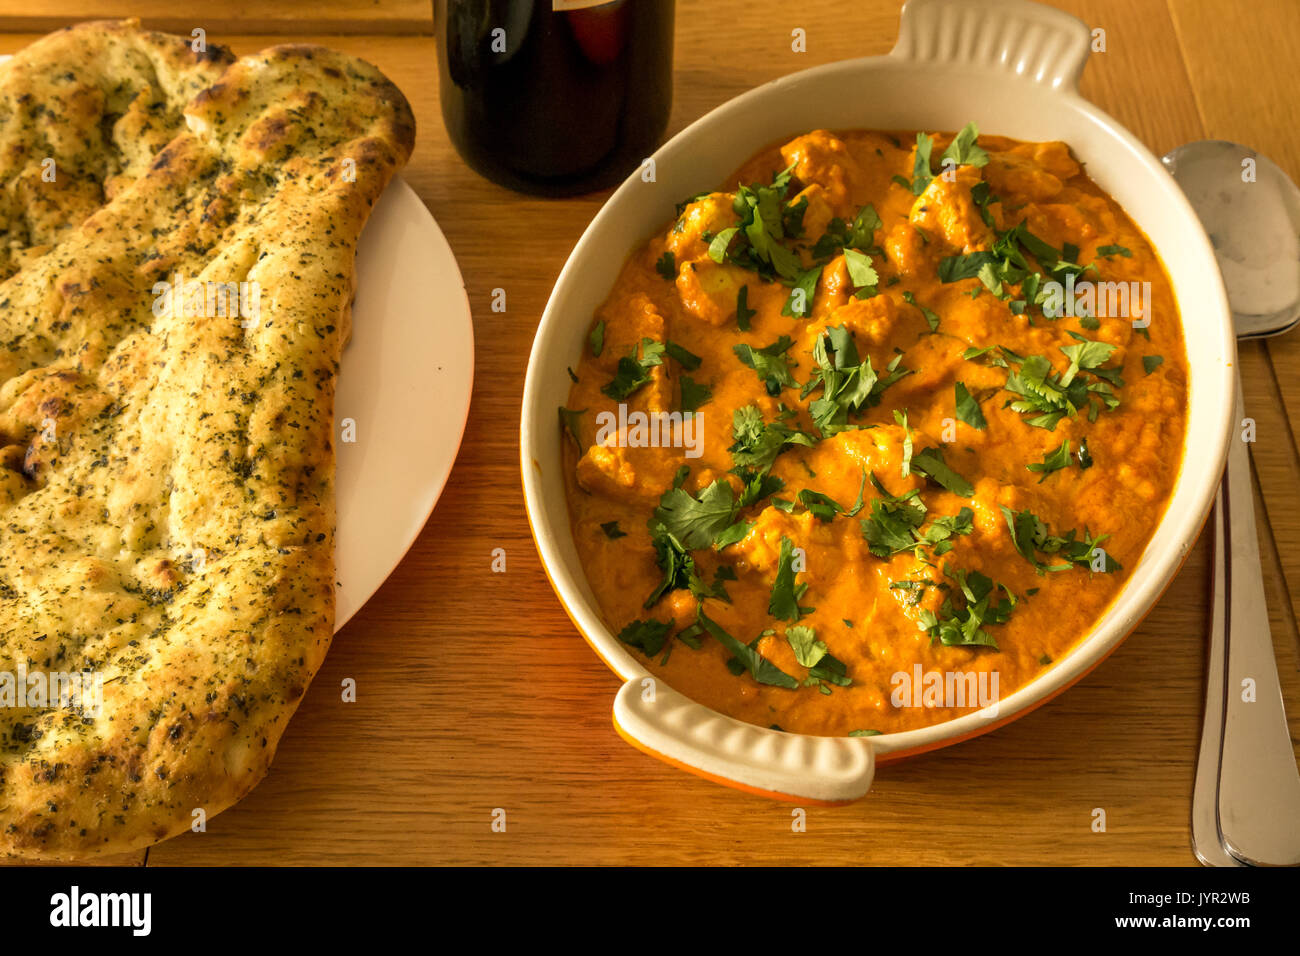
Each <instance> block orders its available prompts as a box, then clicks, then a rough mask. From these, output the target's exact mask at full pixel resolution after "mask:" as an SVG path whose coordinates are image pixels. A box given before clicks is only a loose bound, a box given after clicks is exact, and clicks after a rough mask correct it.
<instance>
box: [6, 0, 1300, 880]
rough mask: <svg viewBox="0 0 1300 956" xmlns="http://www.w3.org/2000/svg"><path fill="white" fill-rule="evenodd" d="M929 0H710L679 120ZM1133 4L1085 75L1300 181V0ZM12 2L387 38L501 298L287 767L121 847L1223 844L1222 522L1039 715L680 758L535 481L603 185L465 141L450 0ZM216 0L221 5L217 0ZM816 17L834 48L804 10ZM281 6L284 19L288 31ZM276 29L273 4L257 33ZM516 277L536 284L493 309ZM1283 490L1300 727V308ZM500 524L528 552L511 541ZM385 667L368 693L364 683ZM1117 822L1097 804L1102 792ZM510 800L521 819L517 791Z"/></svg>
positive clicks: (1109, 860)
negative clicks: (801, 763) (533, 453)
mask: <svg viewBox="0 0 1300 956" xmlns="http://www.w3.org/2000/svg"><path fill="white" fill-rule="evenodd" d="M899 5H900V4H899V2H898V0H854V2H846V0H839V2H836V0H802V2H800V3H798V4H794V5H791V4H788V3H777V2H775V0H707V2H706V0H681V2H680V3H679V4H678V32H677V51H676V93H675V102H674V108H673V114H672V121H671V129H670V132H675V131H676V130H678V129H681V128H682V127H683V126H684V125H685V124H686V123H688V122H690V121H691V120H693V119H695V118H696V117H698V116H700V115H701V114H702V113H704V112H705V111H707V110H708V109H710V108H712V107H713V106H716V105H717V104H719V103H721V102H723V101H724V100H727V99H729V98H730V97H732V96H734V95H736V94H738V93H740V92H742V91H744V90H746V89H749V88H751V87H753V86H756V85H758V84H760V83H763V82H766V81H768V80H771V79H773V78H775V77H778V76H781V75H783V74H786V73H790V72H793V71H795V70H799V69H803V68H805V67H809V66H813V65H816V64H819V63H827V62H830V61H833V60H838V59H843V58H846V57H851V56H858V55H863V54H879V53H884V52H886V51H887V50H889V48H890V47H891V46H892V45H893V43H894V39H895V37H896V36H897V30H898V8H899ZM1058 5H1059V6H1061V7H1063V8H1065V9H1067V10H1069V11H1070V12H1072V13H1074V14H1076V15H1077V16H1079V17H1081V18H1082V19H1084V20H1085V21H1087V22H1088V23H1089V24H1090V25H1092V26H1100V27H1103V28H1104V29H1105V30H1106V34H1107V50H1106V52H1105V53H1102V54H1094V55H1093V56H1092V58H1091V59H1090V60H1089V63H1088V68H1087V71H1086V73H1085V74H1084V78H1083V92H1084V94H1085V95H1086V96H1087V97H1089V98H1090V99H1091V100H1093V101H1094V102H1096V103H1098V104H1100V105H1101V106H1102V107H1103V108H1104V109H1105V110H1106V111H1108V112H1109V113H1111V114H1112V115H1113V116H1115V117H1116V118H1117V119H1118V120H1119V121H1120V122H1121V123H1123V124H1124V125H1125V126H1127V127H1128V128H1129V129H1131V130H1133V131H1134V133H1135V134H1136V135H1137V136H1138V137H1139V138H1140V139H1142V140H1143V141H1144V142H1145V143H1146V144H1147V145H1148V146H1149V147H1150V148H1151V149H1152V150H1154V151H1155V152H1156V153H1157V154H1159V153H1163V152H1165V151H1166V150H1168V149H1170V148H1171V147H1173V146H1176V145H1178V144H1179V143H1183V142H1186V141H1188V140H1195V139H1201V138H1205V137H1215V138H1222V139H1232V140H1237V141H1239V142H1243V143H1247V144H1250V145H1252V146H1255V147H1256V148H1258V149H1260V150H1261V151H1262V152H1264V153H1266V154H1267V155H1269V156H1271V157H1272V158H1273V159H1275V160H1276V161H1278V162H1279V163H1280V164H1281V165H1282V166H1283V167H1284V168H1285V169H1286V170H1287V172H1289V173H1290V174H1291V176H1292V177H1294V178H1296V179H1298V180H1300V108H1298V107H1297V105H1296V99H1295V97H1294V95H1293V94H1294V86H1293V83H1292V79H1291V78H1292V71H1291V60H1292V57H1293V55H1294V53H1295V51H1296V50H1300V6H1297V5H1296V4H1295V2H1294V0H1235V2H1231V3H1228V2H1215V0H1168V2H1165V0H1058ZM40 6H41V7H42V8H43V9H42V11H41V12H39V13H36V14H34V13H32V12H30V5H28V4H23V3H18V2H16V0H3V2H2V3H0V30H8V31H11V32H9V33H7V34H3V35H0V52H12V51H14V50H17V49H19V48H21V47H22V46H23V45H25V44H26V43H28V42H30V41H31V40H32V39H35V34H37V33H39V32H41V31H43V30H46V29H50V28H52V27H54V26H57V25H60V24H63V23H70V22H75V21H76V20H79V19H84V18H85V17H86V16H88V15H90V16H104V15H117V14H122V13H126V12H131V11H134V12H135V13H137V15H139V16H142V17H143V18H145V22H146V24H147V25H151V26H153V25H160V26H166V27H169V28H172V29H175V30H181V31H183V32H185V33H188V32H189V30H190V29H192V28H193V27H194V26H205V27H206V28H207V29H208V36H209V38H210V39H211V40H214V41H216V42H220V43H225V44H228V45H230V46H232V47H233V48H234V49H235V51H236V52H250V51H254V50H257V49H259V48H260V47H262V46H263V45H266V44H270V43H275V42H283V41H284V40H285V39H289V38H291V39H294V40H307V41H312V42H320V43H325V44H329V45H332V46H335V47H338V48H340V49H342V50H345V51H347V52H349V53H354V54H357V55H359V56H362V57H365V58H366V59H368V60H370V61H372V62H374V63H375V64H377V65H378V66H379V67H380V68H382V69H383V70H384V71H385V72H386V73H387V74H388V75H389V76H390V77H391V78H392V79H393V80H395V81H396V82H397V83H398V84H399V85H400V86H401V87H402V89H403V90H405V92H406V95H407V96H408V97H409V98H410V100H411V103H412V105H413V106H414V108H415V113H416V116H417V118H418V122H419V133H418V142H417V145H416V150H415V154H414V156H413V157H412V159H411V163H410V166H409V167H408V168H407V170H406V171H405V173H404V175H405V177H406V179H407V181H408V182H410V184H411V185H412V186H413V187H414V188H415V190H416V191H417V192H418V193H419V194H420V196H421V197H422V198H423V199H424V200H425V202H426V203H427V204H428V206H429V208H430V209H431V210H432V211H433V213H434V215H435V216H436V217H437V219H438V221H439V223H440V224H441V225H442V228H443V230H444V231H445V232H446V234H447V237H448V239H449V240H450V242H451V245H452V247H453V249H455V251H456V255H457V258H458V259H459V262H460V266H461V269H462V271H463V273H464V276H465V284H466V287H467V289H468V291H469V297H470V302H471V305H472V307H473V310H474V322H475V335H476V338H477V342H478V354H477V358H476V362H477V383H476V387H475V390H474V404H473V409H472V411H471V413H470V419H469V425H468V430H467V432H466V437H465V443H464V446H463V447H462V448H461V451H460V458H459V462H458V464H457V466H456V469H455V471H454V473H453V474H452V477H451V481H450V484H449V485H448V487H447V490H446V492H445V494H444V495H443V498H442V500H441V502H440V503H439V504H438V507H437V510H436V511H435V512H434V515H433V517H432V519H431V520H430V521H429V523H428V526H427V527H426V528H425V529H424V533H423V534H422V535H421V537H420V539H419V541H418V542H417V543H416V544H415V546H414V547H413V548H412V550H411V552H410V554H409V555H408V556H407V558H406V560H405V561H404V562H403V563H402V565H401V566H400V567H399V568H398V569H397V571H396V572H395V573H394V574H393V576H392V577H391V578H390V579H389V580H388V582H387V583H386V584H385V585H384V586H383V588H382V589H381V590H380V591H379V593H378V594H376V595H375V597H374V598H372V599H371V601H370V603H369V604H368V605H367V606H366V607H365V608H364V609H362V611H361V612H360V613H359V614H357V616H356V617H355V618H354V619H353V620H352V621H351V622H350V623H349V624H348V625H347V626H346V627H345V628H344V629H343V630H342V631H341V632H340V633H339V635H338V636H337V638H336V640H335V644H334V649H333V650H332V651H331V653H330V656H329V659H328V660H327V661H326V663H325V666H324V668H323V669H322V671H321V673H320V675H319V677H317V679H316V682H315V683H314V684H313V685H312V688H311V690H310V692H309V694H308V695H307V697H306V699H305V701H304V702H303V704H302V706H301V708H300V710H299V712H298V716H297V717H296V718H295V720H294V721H293V723H292V724H291V726H290V728H289V730H288V733H287V734H286V736H285V738H284V740H283V742H282V743H281V745H280V752H279V756H278V758H277V759H276V762H275V765H274V768H273V769H272V771H271V774H270V776H269V777H268V778H267V780H266V781H265V782H264V783H263V784H262V785H261V786H260V787H258V788H257V789H256V790H255V791H254V792H253V793H252V794H251V795H250V796H249V797H248V798H247V799H245V800H244V801H243V802H242V803H241V804H239V805H238V806H237V807H235V808H234V809H232V810H230V811H228V812H226V813H224V814H222V815H220V816H219V817H216V818H215V819H213V820H212V821H210V823H209V827H208V832H207V833H204V834H186V835H185V836H182V837H180V838H177V839H175V840H171V841H169V842H167V843H164V844H162V845H161V846H157V847H155V848H153V849H152V850H150V851H149V852H148V853H147V854H146V853H139V854H133V855H131V856H129V857H126V858H123V859H121V860H118V861H116V862H123V863H146V862H147V863H148V864H149V865H156V864H165V865H176V864H279V863H306V864H317V863H321V864H324V863H330V864H421V863H437V864H443V863H458V864H489V863H517V864H548V863H557V862H565V863H630V864H649V863H659V864H680V863H711V864H736V863H893V864H977V863H984V864H992V863H1014V864H1042V863H1055V864H1071V863H1090V864H1192V863H1194V858H1193V856H1192V853H1191V850H1190V849H1189V835H1188V818H1189V813H1190V808H1191V790H1192V777H1193V767H1194V761H1195V757H1196V749H1197V743H1198V740H1199V732H1200V710H1201V696H1202V687H1201V683H1202V667H1203V662H1204V656H1205V633H1206V627H1207V620H1208V598H1207V586H1208V580H1209V577H1208V556H1209V551H1208V541H1207V540H1205V539H1204V538H1203V539H1202V541H1201V543H1200V544H1199V545H1198V546H1197V547H1196V549H1195V550H1194V552H1193V553H1192V555H1191V557H1190V559H1189V560H1188V562H1187V564H1186V566H1185V567H1184V569H1183V571H1182V573H1181V574H1179V576H1178V577H1177V579H1176V580H1175V581H1174V583H1173V585H1172V586H1171V587H1170V588H1169V590H1168V592H1167V593H1166V594H1165V596H1164V599H1163V600H1162V601H1161V602H1160V604H1159V605H1158V606H1157V607H1156V609H1155V610H1154V611H1153V612H1152V614H1151V615H1150V616H1149V617H1148V618H1147V620H1146V621H1145V622H1144V623H1143V625H1142V626H1141V627H1140V628H1139V629H1138V631H1137V632H1136V633H1135V634H1134V635H1133V636H1132V637H1130V638H1129V640H1128V641H1127V642H1126V643H1125V644H1124V645H1123V646H1122V647H1121V648H1120V649H1119V651H1117V652H1116V653H1115V654H1114V655H1113V656H1112V657H1111V658H1110V659H1109V660H1107V661H1106V662H1105V663H1104V664H1103V665H1102V666H1101V667H1099V668H1098V669H1097V670H1096V671H1095V672H1094V673H1093V674H1092V675H1090V676H1089V677H1088V678H1087V679H1086V680H1084V681H1083V682H1082V683H1081V684H1080V685H1079V686H1077V687H1076V688H1074V689H1073V690H1071V691H1070V692H1069V693H1068V694H1065V695H1064V696H1062V697H1060V698H1059V699H1057V700H1056V701H1054V702H1052V703H1051V704H1049V705H1048V706H1046V707H1044V708H1042V709H1040V710H1039V711H1037V712H1035V713H1033V714H1030V715H1029V716H1027V717H1025V718H1024V719H1022V720H1019V721H1017V722H1015V723H1013V724H1011V725H1010V726H1008V727H1005V728H1003V729H1001V730H998V731H997V732H995V733H992V734H989V735H987V736H984V737H982V738H979V739H977V740H974V741H971V742H968V743H965V744H962V745H960V746H957V747H954V748H950V749H947V750H943V751H939V752H936V753H931V754H928V755H925V756H921V757H918V758H914V759H911V760H908V761H905V762H903V763H901V764H892V765H889V766H887V767H885V768H883V769H882V770H881V772H880V774H879V776H878V778H877V781H876V785H875V789H874V791H873V792H872V794H871V795H870V796H869V797H867V798H866V799H865V800H863V801H862V802H860V803H858V804H855V805H853V806H850V807H846V808H839V809H810V810H809V811H808V819H807V832H804V833H794V832H792V828H791V807H790V806H788V805H786V804H784V803H776V802H771V801H768V800H764V799H762V798H758V797H753V796H749V795H745V794H741V793H738V792H735V791H732V790H729V789H726V788H724V787H721V786H717V785H715V784H711V783H707V782H705V781H703V780H701V779H698V778H696V777H694V776H691V775H688V774H686V773H683V772H680V771H677V770H673V769H671V768H669V767H667V766H665V765H663V764H661V763H659V762H658V761H656V760H653V759H651V758H649V757H647V756H645V755H643V754H641V753H639V752H637V751H635V750H633V749H632V748H631V747H629V746H627V745H626V744H624V743H623V742H622V741H621V740H620V739H619V738H618V737H617V735H616V734H615V733H614V730H613V727H612V726H611V723H610V704H611V701H612V698H613V696H614V692H615V691H616V690H617V689H618V686H619V681H618V679H617V678H616V677H615V676H614V675H613V674H612V673H610V672H609V671H608V670H606V669H605V668H604V666H603V665H601V663H600V662H599V661H598V660H597V659H596V657H595V655H594V654H593V653H592V652H591V651H590V650H589V649H588V648H587V646H586V644H585V643H584V642H583V641H582V639H581V638H580V637H579V636H578V635H577V634H576V633H575V631H574V629H573V627H572V626H571V625H570V623H569V621H568V619H567V618H566V617H565V615H564V613H563V612H562V610H561V609H560V605H559V603H558V601H557V600H556V598H555V596H554V594H553V593H552V591H551V588H550V586H549V585H548V583H547V581H546V577H545V575H544V574H543V573H542V569H541V566H540V564H539V562H538V558H537V555H536V552H535V551H534V548H533V545H532V541H531V539H530V536H529V531H528V526H527V523H526V522H525V519H524V512H523V503H522V499H521V495H520V490H519V470H518V428H517V424H518V418H519V404H520V391H521V388H522V383H523V375H524V366H525V363H526V361H527V357H528V352H529V348H530V345H531V342H532V336H533V331H534V329H535V327H536V324H537V320H538V317H539V316H540V314H541V311H542V309H543V307H544V305H545V303H546V300H547V296H548V295H549V293H550V290H551V286H552V284H553V283H554V281H555V278H556V276H557V274H558V273H559V270H560V267H561V265H562V264H563V262H564V259H565V257H566V255H567V254H568V251H569V249H570V248H571V247H572V245H573V244H574V242H575V241H576V240H577V238H578V237H579V235H580V234H581V233H582V231H583V229H584V227H585V226H586V224H587V222H588V221H589V220H590V218H591V217H592V215H593V214H594V213H595V212H596V211H597V209H599V208H600V205H601V203H602V201H603V200H604V198H605V196H604V195H594V196H589V197H585V198H580V199H573V200H565V201H547V200H540V199H531V198H526V197H522V196H518V195H515V194H513V193H510V192H507V191H506V190H504V189H501V188H499V187H497V186H494V185H492V184H491V183H489V182H486V181H485V180H483V179H480V178H479V177H478V176H477V175H475V174H474V173H473V172H471V171H470V170H469V169H468V168H467V167H466V166H465V165H464V164H463V163H462V162H461V161H460V159H459V158H458V157H457V155H456V153H455V152H454V150H453V149H452V147H451V146H450V144H449V143H448V141H447V137H446V135H445V133H444V132H443V128H442V122H441V119H440V114H439V110H438V97H437V69H436V62H435V52H434V42H433V39H432V36H431V31H432V24H431V19H430V16H429V14H428V4H424V3H418V2H407V0H401V2H395V3H387V4H379V3H374V2H369V0H342V2H337V3H332V4H328V3H319V2H311V3H309V2H306V0H292V2H287V3H281V4H277V5H273V6H275V8H276V10H275V11H273V12H271V13H267V12H265V9H264V8H265V7H266V5H263V4H252V3H244V2H229V3H224V4H220V5H216V4H213V5H212V7H213V8H214V11H216V10H219V12H213V13H211V14H209V13H205V12H202V8H203V7H205V6H207V5H206V4H198V3H190V4H186V3H175V2H164V0H138V2H136V3H131V2H128V0H124V2H121V3H119V2H116V0H93V2H91V0H82V2H76V0H44V2H43V3H42V4H41V5H40ZM191 8H192V11H193V12H191ZM794 27H803V28H805V29H806V30H807V32H808V49H807V52H806V53H802V54H796V53H792V52H791V50H790V42H789V39H790V31H791V29H793V28H794ZM266 31H274V34H273V35H268V34H267V32H266ZM257 33H261V34H262V35H248V34H257ZM496 287H501V288H504V289H506V291H507V296H508V299H507V301H508V311H507V312H505V313H496V312H492V311H491V310H490V308H489V299H490V296H491V290H492V289H494V288H496ZM1241 364H1242V370H1243V372H1244V373H1245V380H1246V393H1247V395H1246V398H1247V404H1248V411H1249V414H1251V415H1252V416H1253V417H1254V418H1255V419H1256V420H1257V422H1258V441H1257V443H1256V444H1255V445H1254V446H1253V447H1252V450H1253V452H1254V462H1255V468H1256V475H1257V477H1258V482H1259V488H1260V491H1261V492H1262V505H1261V506H1260V517H1261V529H1262V546H1263V553H1264V569H1265V572H1264V573H1265V577H1266V579H1267V581H1266V583H1267V589H1268V595H1269V603H1270V609H1271V619H1272V625H1273V633H1274V637H1275V641H1276V644H1277V651H1278V659H1279V664H1280V669H1281V670H1282V672H1283V681H1284V684H1285V685H1286V687H1287V690H1288V695H1289V699H1290V701H1291V702H1292V707H1291V713H1292V737H1293V739H1295V738H1297V736H1300V670H1298V665H1297V660H1298V655H1297V632H1296V617H1297V613H1300V509H1298V508H1297V488H1300V457H1298V456H1297V444H1298V443H1300V334H1297V335H1296V336H1293V337H1291V338H1287V339H1282V340H1280V341H1274V342H1271V343H1269V344H1268V345H1267V346H1265V345H1259V344H1251V345H1249V346H1246V347H1244V348H1243V349H1242V354H1241ZM494 548H504V549H505V551H506V554H507V570H506V573H504V574H494V573H492V571H491V568H490V564H491V554H492V551H493V549H494ZM349 677H351V678H354V679H355V680H356V682H357V687H358V694H357V702H356V703H350V704H349V703H343V702H342V701H341V699H340V690H339V689H340V684H341V682H342V681H343V680H344V679H345V678H349ZM1097 807H1101V808H1104V809H1105V811H1106V815H1107V817H1106V818H1107V827H1106V832H1104V833H1096V832H1093V830H1092V827H1091V824H1092V820H1093V810H1094V808H1097ZM496 808H502V809H504V810H505V813H506V822H507V826H506V831H505V832H503V833H502V832H494V831H493V828H492V820H493V811H494V809H496Z"/></svg>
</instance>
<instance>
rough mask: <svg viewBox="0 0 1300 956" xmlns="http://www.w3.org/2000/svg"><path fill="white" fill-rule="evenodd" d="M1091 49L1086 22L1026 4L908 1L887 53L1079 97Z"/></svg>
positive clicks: (1015, 0) (1021, 0)
mask: <svg viewBox="0 0 1300 956" xmlns="http://www.w3.org/2000/svg"><path fill="white" fill-rule="evenodd" d="M1091 48H1092V32H1091V31H1090V30H1089V29H1088V26H1087V24H1085V23H1084V22H1083V21H1082V20H1079V19H1077V18H1076V17H1072V16H1070V15H1069V14H1068V13H1063V12H1062V11H1060V10H1056V9H1054V8H1052V7H1046V6H1043V5H1041V4H1038V3H1030V2H1028V0H907V3H906V4H904V5H903V12H902V15H901V18H900V22H899V27H898V42H897V43H896V44H895V45H894V48H893V49H892V50H891V51H890V53H889V55H890V56H896V57H899V58H901V59H906V60H912V61H915V62H920V63H929V62H933V63H942V64H944V65H945V66H946V65H951V64H954V63H956V64H967V65H971V66H984V67H992V68H995V69H1001V70H1005V71H1007V72H1009V73H1012V74H1015V75H1017V76H1021V77H1024V78H1025V79H1027V80H1030V81H1032V82H1034V83H1038V84H1041V85H1043V86H1047V87H1050V88H1052V89H1066V90H1069V91H1070V92H1076V93H1077V92H1078V90H1079V76H1080V75H1081V74H1082V73H1083V65H1084V63H1085V62H1086V61H1087V59H1088V53H1089V52H1090V51H1091Z"/></svg>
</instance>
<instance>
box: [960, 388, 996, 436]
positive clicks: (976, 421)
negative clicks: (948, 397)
mask: <svg viewBox="0 0 1300 956" xmlns="http://www.w3.org/2000/svg"><path fill="white" fill-rule="evenodd" d="M953 390H954V392H955V393H956V396H957V418H958V419H960V420H961V421H963V422H965V423H966V424H967V425H969V426H970V427H971V428H978V429H979V430H981V431H983V430H984V429H986V428H988V425H989V423H988V419H986V418H985V417H984V412H982V411H981V410H980V405H979V402H977V401H975V399H974V398H973V397H972V396H971V393H970V392H969V391H967V389H966V385H965V383H963V382H957V383H956V384H955V385H954V386H953Z"/></svg>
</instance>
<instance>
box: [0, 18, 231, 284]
mask: <svg viewBox="0 0 1300 956" xmlns="http://www.w3.org/2000/svg"><path fill="white" fill-rule="evenodd" d="M234 59H235V58H234V57H233V56H232V55H231V54H230V51H228V50H226V49H225V48H223V47H219V46H210V47H207V49H206V50H204V51H202V52H196V51H194V50H193V49H191V44H190V41H189V40H187V39H184V38H182V37H177V36H171V35H169V34H166V33H151V32H148V31H145V30H141V29H140V27H139V23H138V21H135V20H128V21H123V22H121V23H115V22H97V23H83V24H81V25H79V26H75V27H69V28H68V29H66V30H60V31H59V32H58V33H52V34H50V35H49V36H47V37H44V38H43V39H40V40H37V41H36V42H35V43H33V44H32V45H31V46H29V47H27V49H25V50H23V51H22V52H21V53H19V54H18V55H17V56H15V57H14V58H13V59H12V60H8V61H6V62H4V63H3V64H0V279H7V278H9V276H11V275H13V274H14V273H15V272H17V271H18V269H19V268H21V267H22V265H23V263H24V262H28V261H30V260H31V259H34V258H36V257H37V256H39V255H40V254H42V253H43V252H45V251H47V250H48V249H49V247H50V246H51V245H53V244H54V242H55V241H56V240H57V239H58V238H59V236H60V235H61V234H62V233H63V232H64V231H65V230H66V229H68V228H70V227H72V226H79V225H80V224H81V223H82V222H84V221H85V220H86V218H87V217H89V216H90V215H91V214H92V213H94V212H95V211H96V210H97V209H99V207H101V206H102V205H104V203H106V202H107V201H108V200H110V199H112V198H113V196H114V195H116V193H117V192H118V191H119V190H121V189H123V188H125V187H126V186H129V185H130V184H131V183H132V182H133V181H134V180H136V179H138V178H139V177H140V176H141V175H142V174H143V173H144V171H145V170H146V169H148V168H149V164H150V163H151V162H153V157H154V154H156V153H157V152H158V150H160V149H162V148H163V147H164V146H166V145H167V144H168V143H170V142H171V141H172V139H173V137H175V136H176V135H177V134H178V133H180V132H182V131H183V130H184V129H185V122H184V118H183V117H182V115H181V111H182V110H183V109H184V108H185V105H186V104H187V103H189V101H190V100H191V99H193V98H194V96H195V95H196V94H197V93H198V92H199V91H200V90H202V89H205V88H206V87H208V86H211V85H212V84H213V83H215V82H216V80H217V78H218V77H219V76H221V74H222V73H223V72H224V71H225V69H226V67H227V66H229V65H230V64H231V63H232V62H234Z"/></svg>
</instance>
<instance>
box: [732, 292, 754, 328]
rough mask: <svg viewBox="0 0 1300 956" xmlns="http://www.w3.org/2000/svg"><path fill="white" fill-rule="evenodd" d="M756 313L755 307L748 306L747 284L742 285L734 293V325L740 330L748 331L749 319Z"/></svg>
mask: <svg viewBox="0 0 1300 956" xmlns="http://www.w3.org/2000/svg"><path fill="white" fill-rule="evenodd" d="M757 314H758V310H757V309H751V308H750V307H749V286H747V285H742V286H741V287H740V291H739V292H737V293H736V325H738V326H739V327H740V331H742V332H748V331H749V320H750V319H752V318H753V317H754V316H756V315H757Z"/></svg>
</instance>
